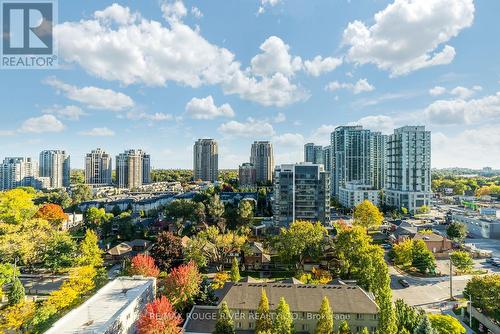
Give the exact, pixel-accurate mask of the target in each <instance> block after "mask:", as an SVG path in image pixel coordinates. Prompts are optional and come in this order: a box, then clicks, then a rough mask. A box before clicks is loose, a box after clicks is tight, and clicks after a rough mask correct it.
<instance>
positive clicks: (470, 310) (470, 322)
mask: <svg viewBox="0 0 500 334" xmlns="http://www.w3.org/2000/svg"><path fill="white" fill-rule="evenodd" d="M469 327H470V328H472V294H470V293H469Z"/></svg>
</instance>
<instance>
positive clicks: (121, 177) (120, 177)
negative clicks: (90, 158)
mask: <svg viewBox="0 0 500 334" xmlns="http://www.w3.org/2000/svg"><path fill="white" fill-rule="evenodd" d="M150 160H151V157H150V156H149V154H147V153H145V152H144V151H143V150H126V151H125V152H123V153H120V154H119V155H117V156H116V186H117V187H118V188H128V189H133V188H137V187H140V186H142V185H143V184H144V183H145V182H144V181H145V180H150V178H151V176H150V173H151V169H150V165H151V163H150Z"/></svg>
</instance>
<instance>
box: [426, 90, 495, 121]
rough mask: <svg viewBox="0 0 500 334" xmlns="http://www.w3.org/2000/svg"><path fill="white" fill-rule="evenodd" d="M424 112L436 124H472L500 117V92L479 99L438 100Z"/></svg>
mask: <svg viewBox="0 0 500 334" xmlns="http://www.w3.org/2000/svg"><path fill="white" fill-rule="evenodd" d="M424 114H425V115H426V116H427V118H428V119H429V120H430V121H431V122H432V123H435V124H471V123H475V122H480V121H485V122H489V121H492V120H494V119H498V118H500V92H497V93H496V94H495V95H489V96H485V97H482V98H479V99H472V100H468V101H466V100H463V99H461V98H458V99H452V100H438V101H435V102H433V103H432V104H431V105H429V106H428V107H427V108H426V109H425V111H424Z"/></svg>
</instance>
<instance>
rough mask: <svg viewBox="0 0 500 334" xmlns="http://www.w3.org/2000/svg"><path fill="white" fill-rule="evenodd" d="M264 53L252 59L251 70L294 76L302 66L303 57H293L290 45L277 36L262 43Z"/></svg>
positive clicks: (266, 73)
mask: <svg viewBox="0 0 500 334" xmlns="http://www.w3.org/2000/svg"><path fill="white" fill-rule="evenodd" d="M260 49H261V50H262V53H260V54H258V55H256V56H255V57H253V58H252V60H251V70H252V72H253V73H254V74H256V75H260V76H271V75H273V74H276V73H281V74H283V75H285V76H287V77H290V76H292V75H293V74H294V73H295V72H296V71H298V70H300V69H301V68H302V59H301V58H300V57H293V56H291V55H290V53H289V52H288V51H289V49H290V47H289V46H288V45H287V44H285V42H283V40H282V39H281V38H279V37H276V36H271V37H269V38H267V39H266V40H265V41H264V43H262V44H261V45H260Z"/></svg>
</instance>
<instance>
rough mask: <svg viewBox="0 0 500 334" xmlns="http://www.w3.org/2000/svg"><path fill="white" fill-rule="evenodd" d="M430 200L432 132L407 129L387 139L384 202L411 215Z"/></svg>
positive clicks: (423, 129) (399, 130) (397, 130)
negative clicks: (403, 209)
mask: <svg viewBox="0 0 500 334" xmlns="http://www.w3.org/2000/svg"><path fill="white" fill-rule="evenodd" d="M430 198H431V133H430V131H426V130H425V127H424V126H404V127H402V128H399V129H395V130H394V134H392V135H390V136H389V138H388V139H387V180H386V191H385V200H386V203H387V204H388V205H389V206H392V207H394V208H406V209H408V210H409V211H410V212H415V210H416V209H418V208H420V207H421V206H423V205H426V206H429V204H430Z"/></svg>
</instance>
